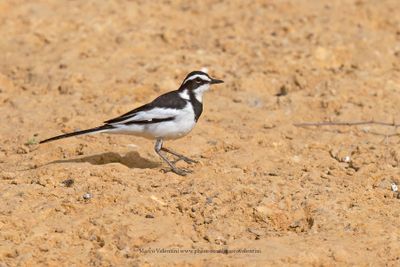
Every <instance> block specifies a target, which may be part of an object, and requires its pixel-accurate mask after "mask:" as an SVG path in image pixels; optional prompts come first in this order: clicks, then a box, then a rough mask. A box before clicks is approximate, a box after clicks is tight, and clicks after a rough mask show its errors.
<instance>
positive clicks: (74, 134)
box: [39, 124, 114, 144]
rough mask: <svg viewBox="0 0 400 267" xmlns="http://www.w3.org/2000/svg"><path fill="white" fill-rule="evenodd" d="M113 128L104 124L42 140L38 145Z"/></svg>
mask: <svg viewBox="0 0 400 267" xmlns="http://www.w3.org/2000/svg"><path fill="white" fill-rule="evenodd" d="M113 128H114V127H113V126H111V125H107V124H106V125H103V126H99V127H96V128H91V129H87V130H82V131H77V132H73V133H67V134H61V135H57V136H54V137H51V138H49V139H46V140H42V141H40V142H39V144H43V143H47V142H51V141H55V140H58V139H62V138H68V137H72V136H76V135H82V134H89V133H95V132H101V131H104V130H109V129H113Z"/></svg>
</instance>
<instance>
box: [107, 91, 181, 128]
mask: <svg viewBox="0 0 400 267" xmlns="http://www.w3.org/2000/svg"><path fill="white" fill-rule="evenodd" d="M186 104H187V102H186V100H185V99H183V98H181V97H180V95H179V91H172V92H169V93H166V94H163V95H161V96H159V97H157V98H156V99H154V100H153V101H152V102H150V103H148V104H145V105H143V106H140V107H138V108H135V109H133V110H131V111H129V112H127V113H125V114H123V115H121V116H119V117H117V118H114V119H111V120H108V121H105V122H104V123H106V124H113V123H119V122H122V121H126V120H128V119H130V118H134V117H135V116H136V115H137V114H138V113H139V112H142V111H144V112H145V111H149V115H150V113H151V110H153V109H155V108H164V109H171V110H179V109H182V108H184V107H185V106H186ZM151 115H153V114H151ZM151 115H150V117H149V118H146V120H140V119H139V120H134V119H133V120H131V121H126V122H125V123H126V124H133V123H137V124H144V123H155V122H161V121H167V120H172V119H173V118H174V116H173V115H174V114H173V112H171V116H168V117H165V114H164V116H162V117H158V116H157V115H156V114H154V115H153V117H152V116H151Z"/></svg>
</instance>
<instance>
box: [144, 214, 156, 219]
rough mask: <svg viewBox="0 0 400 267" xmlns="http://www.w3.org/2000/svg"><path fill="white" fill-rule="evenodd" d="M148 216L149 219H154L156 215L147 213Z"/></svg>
mask: <svg viewBox="0 0 400 267" xmlns="http://www.w3.org/2000/svg"><path fill="white" fill-rule="evenodd" d="M146 218H147V219H154V215H152V214H146Z"/></svg>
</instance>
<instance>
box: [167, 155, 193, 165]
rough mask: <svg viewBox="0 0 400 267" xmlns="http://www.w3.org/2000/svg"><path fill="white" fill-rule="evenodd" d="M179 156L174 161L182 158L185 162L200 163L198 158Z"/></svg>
mask: <svg viewBox="0 0 400 267" xmlns="http://www.w3.org/2000/svg"><path fill="white" fill-rule="evenodd" d="M177 157H178V158H177V159H176V160H174V161H173V163H174V164H175V163H177V162H178V161H180V160H183V161H184V162H186V163H188V164H194V163H199V162H198V161H197V160H194V159H191V158H188V157H185V156H177Z"/></svg>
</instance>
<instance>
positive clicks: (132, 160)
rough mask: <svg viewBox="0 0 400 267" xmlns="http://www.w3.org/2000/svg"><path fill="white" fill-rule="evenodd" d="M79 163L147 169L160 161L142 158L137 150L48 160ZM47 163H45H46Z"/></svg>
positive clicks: (53, 162)
mask: <svg viewBox="0 0 400 267" xmlns="http://www.w3.org/2000/svg"><path fill="white" fill-rule="evenodd" d="M72 162H75V163H81V162H88V163H90V164H93V165H105V164H109V163H120V164H122V165H125V166H126V167H128V168H131V169H135V168H139V169H148V168H155V167H158V166H160V163H158V162H154V161H150V160H148V159H145V158H142V157H141V156H140V155H139V153H138V152H135V151H133V152H129V153H127V154H125V155H124V156H121V155H120V154H118V153H115V152H107V153H102V154H97V155H92V156H87V157H82V158H75V159H66V160H55V161H52V162H49V163H48V164H55V163H72ZM46 165H47V164H46Z"/></svg>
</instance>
